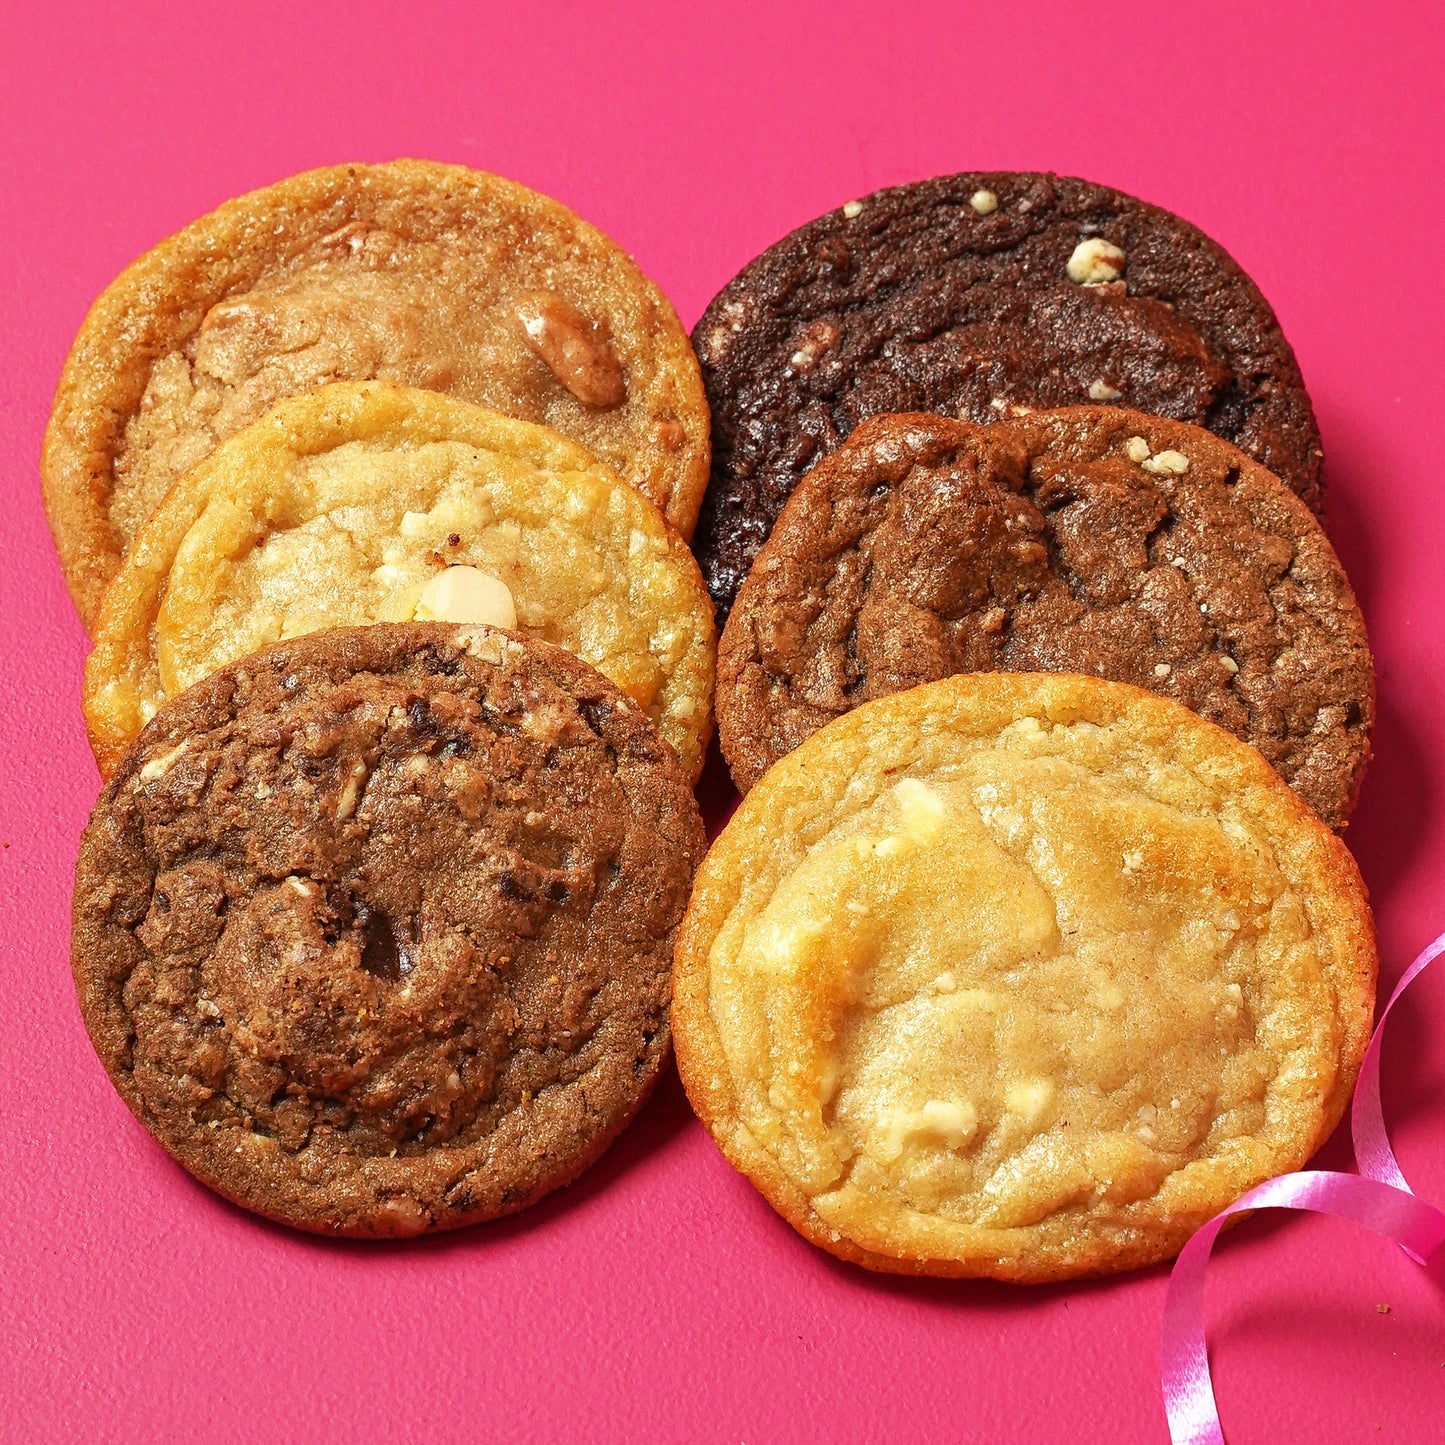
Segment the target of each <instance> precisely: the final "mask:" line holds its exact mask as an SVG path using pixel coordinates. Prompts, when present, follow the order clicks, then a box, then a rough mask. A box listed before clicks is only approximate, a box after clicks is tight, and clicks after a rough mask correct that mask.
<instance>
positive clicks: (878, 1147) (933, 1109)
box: [868, 1099, 978, 1164]
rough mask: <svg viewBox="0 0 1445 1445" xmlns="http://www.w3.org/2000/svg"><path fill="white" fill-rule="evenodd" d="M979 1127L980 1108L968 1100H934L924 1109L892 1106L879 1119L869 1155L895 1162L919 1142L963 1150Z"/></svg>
mask: <svg viewBox="0 0 1445 1445" xmlns="http://www.w3.org/2000/svg"><path fill="white" fill-rule="evenodd" d="M977 1128H978V1110H977V1109H976V1108H974V1106H973V1104H972V1102H971V1101H970V1100H968V1099H930V1100H928V1102H927V1103H926V1104H924V1106H923V1107H922V1108H921V1109H890V1110H889V1111H888V1112H887V1113H885V1114H883V1115H881V1116H880V1117H879V1119H878V1121H877V1126H876V1134H875V1137H874V1140H873V1143H872V1145H871V1147H870V1148H869V1149H868V1154H869V1156H870V1157H871V1158H873V1159H875V1160H877V1162H878V1163H879V1164H891V1163H893V1161H894V1160H895V1159H898V1158H899V1157H900V1156H901V1155H902V1153H903V1151H904V1149H905V1148H907V1147H908V1146H909V1145H910V1144H913V1143H915V1142H930V1143H937V1144H942V1145H943V1146H944V1148H945V1149H961V1148H962V1147H963V1146H964V1145H965V1144H966V1143H968V1141H969V1140H970V1139H971V1138H972V1137H973V1134H974V1131H975V1130H976V1129H977Z"/></svg>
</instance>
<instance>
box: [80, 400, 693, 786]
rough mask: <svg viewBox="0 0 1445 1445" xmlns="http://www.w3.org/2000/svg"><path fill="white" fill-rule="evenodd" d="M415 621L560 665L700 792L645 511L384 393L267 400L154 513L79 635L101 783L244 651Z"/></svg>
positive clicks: (673, 549) (654, 521)
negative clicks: (171, 707) (89, 629)
mask: <svg viewBox="0 0 1445 1445" xmlns="http://www.w3.org/2000/svg"><path fill="white" fill-rule="evenodd" d="M413 618H417V619H421V620H428V619H430V620H434V621H444V622H490V623H494V624H497V625H500V626H503V627H511V626H516V627H518V628H520V630H521V631H523V632H526V633H528V634H529V635H531V636H534V637H540V638H542V639H543V641H546V642H552V643H556V644H557V645H558V646H561V647H565V648H566V649H567V650H568V651H569V652H573V653H576V654H577V655H578V656H579V657H581V658H583V659H584V661H586V662H589V663H591V664H592V665H593V666H594V667H596V668H597V669H598V670H599V671H600V672H602V673H603V674H604V676H606V677H608V678H610V679H611V681H612V682H614V683H616V684H617V686H618V687H620V688H621V689H622V690H623V692H625V693H626V694H627V695H628V697H630V698H631V699H632V701H633V702H634V703H636V704H637V705H638V707H640V708H641V709H642V710H643V711H644V712H645V713H647V715H648V716H649V717H650V718H651V719H652V721H653V722H654V723H655V724H656V725H657V727H658V730H659V731H660V732H661V733H662V735H663V737H664V738H666V739H667V741H668V742H669V743H671V744H672V746H673V747H675V748H676V749H677V751H678V755H679V756H680V757H681V758H682V760H683V765H684V767H685V768H686V769H687V771H688V773H689V775H690V776H692V777H694V778H695V777H696V776H697V775H698V773H699V772H701V770H702V762H703V756H704V754H705V753H706V750H707V743H708V738H709V737H710V735H711V732H712V682H713V666H714V649H715V637H714V630H713V621H712V607H711V605H710V603H709V601H708V596H707V591H706V589H705V588H704V587H703V584H702V578H701V577H700V576H699V575H698V570H697V564H696V563H695V562H694V561H693V558H692V554H691V553H690V552H689V551H688V550H687V546H686V544H685V543H684V542H683V541H682V539H681V538H680V537H678V536H677V535H676V533H674V532H673V530H672V529H671V528H670V527H669V526H668V525H667V523H666V521H665V520H664V519H663V516H662V514H661V512H659V511H658V509H657V508H656V507H655V506H653V505H652V503H651V502H649V501H648V499H647V498H646V497H645V496H643V495H642V494H641V493H640V492H638V491H636V490H634V489H633V488H632V487H629V486H628V485H627V484H626V483H625V482H624V481H623V480H622V479H621V478H620V477H619V476H618V475H617V474H616V473H615V472H614V471H613V470H612V469H611V468H610V467H608V466H605V465H603V464H602V463H600V462H598V461H597V460H596V459H595V458H594V457H592V456H591V455H590V453H588V452H587V451H585V450H584V449H583V448H582V447H580V446H578V445H577V444H576V443H575V442H573V441H569V440H568V439H567V438H566V437H564V436H560V435H558V434H557V433H556V432H553V431H550V430H548V429H547V428H545V427H538V426H533V425H531V424H530V423H528V422H522V421H516V420H515V419H513V418H511V417H506V416H502V415H501V414H500V413H498V412H494V411H489V410H487V409H486V408H485V407H479V406H472V405H471V404H470V403H468V402H463V401H458V400H457V399H456V398H455V397H449V396H440V395H438V394H437V393H435V392H429V391H419V390H417V389H415V388H411V387H395V386H389V385H386V384H384V383H381V382H342V383H338V384H337V385H335V386H328V387H321V388H319V389H318V390H316V391H312V392H307V393H306V394H305V395H304V396H298V397H291V398H289V399H288V400H286V401H283V402H279V403H278V404H277V405H276V406H275V407H273V408H272V410H271V411H269V412H268V413H267V414H266V415H265V416H264V417H263V418H262V419H261V420H260V421H258V422H255V423H253V424H252V425H251V426H249V427H247V428H246V429H245V430H244V431H242V432H239V433H238V434H237V435H236V436H234V437H231V438H230V439H229V440H227V441H225V442H222V443H221V445H220V446H219V447H217V449H216V450H215V451H214V452H212V453H211V455H210V456H208V457H207V458H206V459H205V461H203V462H201V463H200V464H199V465H198V466H196V467H194V468H193V469H192V470H191V471H190V472H188V473H187V474H186V475H185V476H184V477H183V478H182V479H181V480H180V481H179V482H177V483H176V485H175V486H174V487H172V488H171V490H170V491H169V492H168V493H167V494H166V497H165V500H164V501H163V502H162V503H161V506H160V508H159V509H158V510H157V512H156V514H155V515H154V516H153V517H152V518H151V520H150V521H149V522H148V523H147V524H146V526H145V527H144V528H143V529H142V531H141V533H140V535H139V537H137V539H136V543H135V545H134V546H133V547H132V548H131V550H130V551H129V552H128V553H127V554H126V558H125V561H124V562H123V563H122V565H121V569H120V571H119V572H118V573H117V575H116V577H115V578H114V580H113V581H112V582H111V584H110V586H109V587H108V588H107V589H106V594H105V598H104V601H103V603H102V605H101V609H100V613H99V614H98V616H97V618H96V622H95V650H94V651H93V652H92V653H91V655H90V659H89V661H88V662H87V664H86V673H85V676H86V685H85V713H86V722H87V725H88V727H89V730H90V739H91V745H92V747H93V748H94V750H95V755H96V759H97V761H98V762H99V763H100V767H101V771H102V772H103V773H107V774H108V773H109V772H110V770H111V769H112V768H113V767H114V766H115V765H116V762H117V760H118V759H119V758H120V756H121V754H122V753H123V752H124V751H125V749H126V747H127V746H128V745H129V743H130V740H131V739H132V738H133V737H134V736H135V735H136V734H137V733H138V732H139V731H140V730H141V727H142V726H143V725H144V723H145V722H146V720H147V719H148V718H149V717H150V716H151V715H152V714H153V713H154V712H155V710H156V708H157V707H158V706H159V705H160V704H161V702H162V701H163V700H164V699H165V698H166V697H168V696H174V695H175V694H176V693H178V692H181V691H182V690H183V689H185V688H187V687H190V686H191V685H192V684H193V683H195V682H198V681H199V680H200V679H201V678H203V677H205V676H206V675H207V673H210V672H214V671H215V670H216V669H217V668H219V667H222V666H224V665H225V664H226V663H228V662H231V661H233V660H234V659H236V658H238V657H242V656H244V655H245V654H246V653H248V652H254V651H256V649H257V648H260V647H264V646H266V645H267V644H269V643H272V642H276V641H280V640H282V639H284V638H288V637H297V636H300V635H301V634H303V633H306V632H315V631H319V630H320V629H322V628H326V627H339V626H351V625H356V624H360V623H366V622H409V621H411V620H412V619H413Z"/></svg>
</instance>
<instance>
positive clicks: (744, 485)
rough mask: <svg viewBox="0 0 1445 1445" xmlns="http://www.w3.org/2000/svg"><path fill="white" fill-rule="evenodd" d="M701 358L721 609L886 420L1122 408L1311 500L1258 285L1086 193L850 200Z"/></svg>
mask: <svg viewBox="0 0 1445 1445" xmlns="http://www.w3.org/2000/svg"><path fill="white" fill-rule="evenodd" d="M693 343H694V345H695V346H696V347H697V353H698V357H699V359H700V360H701V362H702V369H703V379H704V382H705V383H706V386H707V394H708V400H709V402H710V403H711V404H712V415H713V467H712V481H711V483H710V485H709V488H708V492H707V496H706V498H705V499H704V502H703V510H702V515H701V517H700V519H699V522H698V530H697V536H696V541H695V550H696V552H697V555H698V560H699V561H700V562H701V564H702V570H703V576H704V578H705V579H706V580H707V584H708V588H709V590H710V591H711V592H712V595H713V597H714V599H715V600H716V601H717V603H718V605H719V608H720V610H722V611H726V609H727V607H728V606H729V605H730V604H731V602H732V599H733V596H734V594H735V593H736V592H737V589H738V587H739V586H740V585H741V583H742V580H743V578H744V577H745V576H746V575H747V571H748V566H749V564H750V563H751V561H752V559H753V557H754V556H755V555H756V553H757V550H758V548H759V547H760V546H761V545H762V543H763V539H764V538H765V537H766V536H767V534H768V531H769V529H770V528H771V527H772V524H773V520H774V518H775V517H776V516H777V515H778V512H779V511H780V510H781V509H782V505H783V503H784V502H785V501H786V500H787V497H788V494H789V493H790V492H791V491H792V489H793V488H794V487H795V486H796V485H797V482H798V478H799V477H801V476H802V475H803V473H804V472H805V471H806V470H807V469H808V468H809V467H810V466H811V465H812V464H813V463H814V462H815V461H817V459H818V458H819V457H820V456H823V455H825V454H826V453H827V452H829V451H830V450H832V448H833V447H835V446H837V445H838V443H839V442H840V441H842V440H843V438H844V437H846V436H847V435H848V433H849V432H850V431H852V430H853V428H854V427H855V426H857V424H858V423H859V422H860V421H862V420H863V419H864V418H865V417H868V416H874V415H877V414H878V413H880V412H903V411H929V412H939V413H942V414H943V415H946V416H958V417H961V418H963V419H964V420H965V421H974V422H988V421H992V420H995V419H996V417H997V415H998V412H999V409H1000V408H1002V407H1003V406H1005V405H1006V404H1008V403H1010V402H1018V403H1026V404H1028V405H1031V406H1044V407H1057V406H1073V405H1077V404H1083V403H1086V402H1089V401H1096V402H1119V403H1120V404H1121V405H1123V406H1127V407H1133V408H1137V409H1138V410H1140V411H1147V412H1152V413H1154V414H1156V415H1159V416H1164V417H1172V418H1175V419H1177V420H1179V421H1188V422H1193V423H1195V424H1197V425H1200V426H1204V427H1207V428H1208V429H1209V430H1210V431H1212V432H1214V433H1215V434H1216V435H1218V436H1221V437H1223V438H1224V439H1225V440H1226V441H1230V442H1233V443H1234V444H1235V445H1236V446H1238V447H1239V448H1241V450H1243V451H1245V452H1247V453H1248V454H1249V455H1250V456H1252V457H1254V458H1255V460H1257V461H1259V462H1261V463H1263V464H1264V465H1265V466H1266V467H1268V468H1269V469H1270V470H1271V471H1273V472H1275V473H1276V474H1277V475H1278V476H1280V477H1283V478H1284V480H1285V481H1286V482H1288V483H1289V485H1290V486H1291V487H1292V488H1293V489H1294V490H1295V491H1296V492H1298V493H1299V495H1300V496H1302V497H1303V498H1304V499H1305V501H1306V502H1307V503H1308V504H1309V505H1310V506H1311V507H1313V508H1315V509H1316V510H1317V509H1318V507H1319V503H1320V500H1321V491H1320V463H1321V459H1322V453H1321V450H1320V438H1319V431H1318V429H1317V427H1316V426H1315V419H1314V412H1313V409H1312V407H1311V405H1310V400H1309V397H1308V395H1307V394H1306V392H1305V389H1304V383H1303V381H1302V380H1301V378H1300V371H1299V366H1298V364H1297V363H1296V361H1295V358H1294V353H1293V352H1292V351H1291V350H1290V347H1289V343H1288V342H1287V341H1286V340H1285V338H1284V334H1283V333H1282V332H1281V331H1280V328H1279V323H1278V322H1277V321H1276V320H1275V316H1274V313H1273V312H1272V311H1271V310H1270V308H1269V304H1268V303H1267V302H1266V301H1265V299H1264V297H1263V296H1261V295H1260V293H1259V289H1258V287H1256V286H1255V284H1254V283H1253V282H1252V281H1251V280H1250V279H1249V277H1248V276H1246V275H1245V274H1244V272H1243V271H1241V270H1240V268H1239V267H1238V266H1237V265H1236V264H1235V262H1234V261H1233V260H1232V259H1231V258H1230V257H1229V255H1228V254H1227V253H1226V252H1225V251H1224V250H1223V249H1222V248H1221V247H1220V246H1219V245H1217V244H1216V243H1215V242H1214V241H1211V240H1210V239H1209V237H1208V236H1206V235H1204V234H1203V233H1202V232H1200V231H1198V230H1196V229H1195V228H1194V227H1193V226H1191V225H1189V223H1188V222H1186V221H1182V220H1180V219H1179V217H1177V216H1173V215H1170V214H1169V212H1167V211H1161V210H1160V209H1159V208H1158V207H1157V206H1150V205H1146V204H1145V203H1144V202H1142V201H1137V200H1135V199H1134V198H1133V197H1132V196H1126V195H1123V194H1122V193H1121V192H1119V191H1113V190H1110V189H1108V188H1107V187H1105V186H1096V185H1091V184H1089V183H1088V182H1086V181H1079V180H1070V179H1065V178H1061V177H1059V176H1053V175H1038V174H1033V173H1028V172H1025V173H1018V174H1014V173H993V174H984V173H974V174H969V175H961V176H943V177H940V178H938V179H936V180H931V181H923V182H920V183H918V184H916V185H909V186H899V187H897V188H896V189H894V190H887V191H879V192H877V193H876V194H875V195H872V196H869V197H867V198H866V199H864V200H862V201H852V202H849V204H848V205H846V206H844V207H843V208H842V209H841V210H837V211H832V212H830V213H829V214H828V215H826V216H823V217H820V218H819V219H818V220H816V221H813V222H811V223H810V224H808V225H806V226H803V227H801V228H800V229H799V230H796V231H794V232H793V233H792V234H791V235H790V236H786V237H785V238H784V239H783V240H781V241H779V242H778V243H777V244H776V245H775V246H772V247H770V248H769V249H768V250H767V251H765V252H764V253H763V254H762V255H761V256H759V257H758V258H757V259H756V260H755V261H753V262H751V263H750V264H749V265H748V266H746V267H745V268H744V269H743V271H742V272H741V273H740V274H739V275H738V276H737V277H736V278H735V279H734V280H732V281H730V282H729V283H728V284H727V286H725V287H724V288H723V290H722V291H721V292H720V293H719V294H718V296H717V297H716V298H715V299H714V300H713V302H712V304H711V305H710V306H709V307H708V308H707V311H706V312H705V313H704V314H703V317H702V320H701V321H699V322H698V324H697V328H696V330H695V331H694V332H693Z"/></svg>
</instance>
